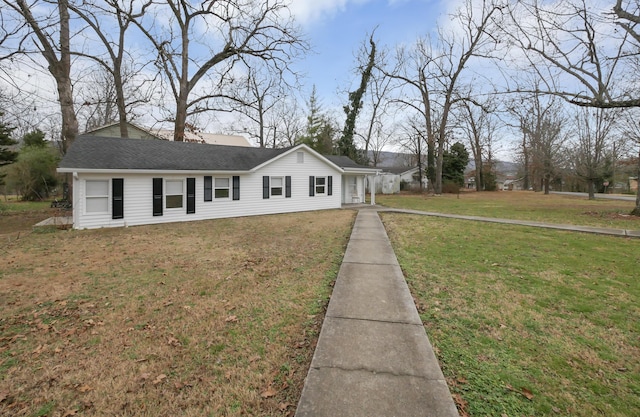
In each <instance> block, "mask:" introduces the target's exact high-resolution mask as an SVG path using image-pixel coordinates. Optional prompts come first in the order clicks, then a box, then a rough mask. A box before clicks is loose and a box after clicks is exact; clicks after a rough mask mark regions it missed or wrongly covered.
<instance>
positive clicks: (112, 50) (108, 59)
mask: <svg viewBox="0 0 640 417" xmlns="http://www.w3.org/2000/svg"><path fill="white" fill-rule="evenodd" d="M138 3H140V2H138V1H135V0H124V1H122V0H84V1H83V2H82V3H80V4H77V5H76V4H74V3H69V9H70V10H71V11H73V12H74V13H75V14H76V15H77V16H78V17H80V18H81V19H82V21H84V22H85V23H86V25H87V26H88V27H89V28H90V29H91V30H92V31H93V33H94V35H95V38H97V39H98V41H99V42H98V45H99V47H101V48H103V49H104V52H105V54H101V53H100V51H97V50H95V48H92V50H91V51H89V52H82V51H75V52H73V53H74V54H75V55H78V56H83V57H85V58H89V59H90V60H93V61H95V62H96V63H97V64H98V65H99V66H100V67H101V68H102V70H103V71H106V72H107V73H108V74H109V75H110V77H111V79H112V81H108V80H106V79H102V80H101V81H102V83H101V84H102V85H103V86H104V87H105V88H109V89H110V90H111V91H105V92H107V93H108V94H106V95H104V96H103V97H99V98H97V99H95V100H90V101H87V100H85V101H84V103H85V104H86V103H88V102H89V103H90V102H91V101H97V104H99V105H102V106H103V110H106V113H105V114H103V116H106V115H108V116H109V118H111V117H112V116H111V115H110V114H109V113H110V112H111V109H109V108H108V107H109V106H115V109H114V110H116V115H117V120H118V122H119V124H120V136H121V137H123V138H127V137H129V133H128V129H127V121H128V113H129V112H128V108H129V107H131V106H132V105H134V104H136V103H137V102H138V100H136V99H132V100H127V98H129V99H131V97H130V96H129V97H127V94H126V93H125V90H126V89H127V84H130V83H131V81H132V80H134V76H135V74H137V73H138V72H139V71H140V68H134V66H138V67H141V66H142V65H144V64H142V65H141V64H137V63H135V61H134V60H133V59H129V60H128V62H129V67H127V60H126V58H127V54H126V43H125V40H126V36H127V31H128V30H129V28H130V27H131V25H132V19H136V18H140V17H141V16H143V15H144V13H145V10H146V9H147V8H148V7H150V6H151V4H152V2H151V0H147V1H145V2H143V3H141V4H140V6H139V8H137V9H136V6H137V4H138ZM114 25H115V28H116V29H115V30H114ZM112 33H115V36H112ZM114 37H115V39H113V38H114ZM93 45H94V43H91V46H93ZM139 89H140V86H129V88H128V90H129V91H139ZM104 99H109V100H110V101H109V102H106V101H104ZM140 101H146V100H145V99H143V100H140ZM105 121H106V120H105Z"/></svg>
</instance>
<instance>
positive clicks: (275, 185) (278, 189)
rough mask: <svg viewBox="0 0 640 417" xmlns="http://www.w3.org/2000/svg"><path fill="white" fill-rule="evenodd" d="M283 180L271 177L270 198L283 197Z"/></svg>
mask: <svg viewBox="0 0 640 417" xmlns="http://www.w3.org/2000/svg"><path fill="white" fill-rule="evenodd" d="M283 190H284V178H282V177H271V196H272V197H282V196H283V195H284V193H283Z"/></svg>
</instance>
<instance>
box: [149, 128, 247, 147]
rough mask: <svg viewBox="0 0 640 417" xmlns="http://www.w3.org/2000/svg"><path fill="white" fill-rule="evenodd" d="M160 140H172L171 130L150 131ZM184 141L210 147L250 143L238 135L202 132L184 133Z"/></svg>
mask: <svg viewBox="0 0 640 417" xmlns="http://www.w3.org/2000/svg"><path fill="white" fill-rule="evenodd" d="M152 132H153V133H154V134H155V135H157V136H159V137H160V138H162V139H166V140H173V130H168V129H157V130H153V131H152ZM184 141H185V142H192V143H208V144H210V145H227V146H251V143H249V141H248V140H247V138H245V137H244V136H240V135H219V134H214V133H204V132H192V131H185V132H184Z"/></svg>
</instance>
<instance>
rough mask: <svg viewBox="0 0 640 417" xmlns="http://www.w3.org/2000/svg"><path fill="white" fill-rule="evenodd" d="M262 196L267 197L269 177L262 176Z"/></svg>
mask: <svg viewBox="0 0 640 417" xmlns="http://www.w3.org/2000/svg"><path fill="white" fill-rule="evenodd" d="M262 198H269V177H268V176H266V175H265V176H264V177H262Z"/></svg>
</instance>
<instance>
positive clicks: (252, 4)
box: [132, 0, 307, 141]
mask: <svg viewBox="0 0 640 417" xmlns="http://www.w3.org/2000/svg"><path fill="white" fill-rule="evenodd" d="M132 20H133V22H134V23H135V24H136V25H137V26H138V28H139V29H140V30H141V31H142V33H143V34H144V35H145V37H146V38H147V39H148V40H149V41H150V42H151V44H152V45H153V48H154V51H155V52H156V54H157V59H156V65H157V66H158V68H159V69H160V71H161V73H162V74H163V76H164V78H165V82H166V84H167V86H168V87H169V89H170V91H171V96H172V98H173V100H174V102H175V134H174V139H175V140H178V141H181V140H183V139H184V129H185V123H186V121H187V118H188V117H189V116H191V115H196V114H199V113H202V112H206V111H211V110H214V111H215V110H226V111H228V108H226V107H225V108H223V106H224V105H221V104H220V102H219V101H220V100H224V99H226V98H228V97H227V96H226V95H225V92H224V87H225V85H227V84H228V83H233V82H234V72H235V70H236V67H237V66H238V65H244V66H245V67H247V65H246V61H247V60H248V59H255V60H260V61H262V62H263V63H265V64H267V65H270V66H271V67H273V68H275V69H276V71H275V73H278V72H285V71H287V68H288V65H289V63H290V62H291V60H293V59H294V58H296V57H297V56H298V55H299V53H301V52H304V51H305V50H306V49H307V45H306V42H305V41H304V40H303V39H302V37H301V35H300V34H299V33H298V29H297V27H296V26H295V25H294V22H293V19H292V18H291V16H290V13H289V11H288V9H287V3H286V2H285V1H284V0H206V1H203V2H201V3H198V4H194V3H193V2H191V1H189V0H167V1H166V2H165V3H163V5H159V4H157V5H154V6H153V7H150V8H149V9H148V11H147V13H145V14H144V15H143V16H139V17H134V16H132ZM196 49H200V51H201V52H202V50H204V51H206V53H204V54H202V53H200V54H199V55H200V56H205V58H203V59H197V58H196V54H195V53H194V52H195V50H196ZM205 84H206V85H205Z"/></svg>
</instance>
